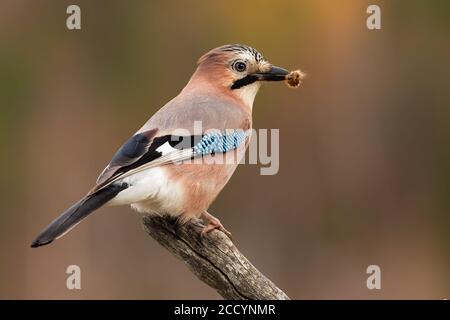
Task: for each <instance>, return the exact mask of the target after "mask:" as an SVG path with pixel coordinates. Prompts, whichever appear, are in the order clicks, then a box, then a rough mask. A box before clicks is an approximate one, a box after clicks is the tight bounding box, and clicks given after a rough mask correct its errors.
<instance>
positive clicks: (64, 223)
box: [31, 183, 128, 248]
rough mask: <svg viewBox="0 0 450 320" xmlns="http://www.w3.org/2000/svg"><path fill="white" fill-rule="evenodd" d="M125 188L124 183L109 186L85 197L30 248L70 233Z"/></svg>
mask: <svg viewBox="0 0 450 320" xmlns="http://www.w3.org/2000/svg"><path fill="white" fill-rule="evenodd" d="M126 188H128V185H127V184H126V183H123V184H120V185H110V186H108V187H106V188H103V189H100V190H99V191H97V192H95V193H93V194H90V195H87V196H86V197H84V198H83V199H81V200H80V201H78V202H77V203H75V204H74V205H73V206H71V207H70V208H69V209H67V210H66V211H64V212H63V213H62V214H61V215H60V216H59V217H58V218H56V219H55V220H54V221H53V222H52V223H50V224H49V225H48V226H47V228H45V229H44V231H42V232H41V233H40V234H39V235H38V236H37V238H36V239H35V240H34V241H33V243H32V244H31V247H32V248H36V247H40V246H43V245H46V244H49V243H51V242H52V241H53V240H55V239H56V238H58V237H60V236H62V235H64V233H66V232H68V231H70V229H71V228H73V227H75V225H76V224H77V223H79V222H80V221H81V220H83V219H84V218H85V217H87V216H88V215H89V214H90V213H91V212H93V211H94V210H97V209H98V208H100V207H101V206H102V205H104V204H105V203H106V202H108V201H109V200H111V199H112V198H114V197H115V196H116V195H117V194H118V193H119V192H120V191H122V190H124V189H126Z"/></svg>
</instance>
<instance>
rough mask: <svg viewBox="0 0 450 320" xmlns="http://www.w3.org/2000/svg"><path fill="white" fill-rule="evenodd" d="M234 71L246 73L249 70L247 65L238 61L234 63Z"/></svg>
mask: <svg viewBox="0 0 450 320" xmlns="http://www.w3.org/2000/svg"><path fill="white" fill-rule="evenodd" d="M233 69H234V70H236V71H237V72H244V71H245V70H246V69H247V65H246V64H245V63H244V62H242V61H236V62H235V63H233Z"/></svg>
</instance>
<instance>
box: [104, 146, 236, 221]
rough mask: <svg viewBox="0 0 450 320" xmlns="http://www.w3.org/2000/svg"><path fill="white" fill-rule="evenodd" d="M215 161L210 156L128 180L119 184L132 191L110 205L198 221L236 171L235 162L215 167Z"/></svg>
mask: <svg viewBox="0 0 450 320" xmlns="http://www.w3.org/2000/svg"><path fill="white" fill-rule="evenodd" d="M231 152H233V151H231ZM212 158H213V156H210V155H207V156H204V157H203V159H201V160H202V162H200V163H198V162H194V163H181V164H169V165H164V166H160V167H154V168H149V169H147V170H144V171H141V172H137V173H135V174H133V175H131V176H128V177H125V178H123V179H121V180H119V181H118V183H127V184H128V185H129V187H128V188H127V189H125V190H123V191H121V192H120V193H119V194H118V195H117V196H116V197H115V198H114V199H112V200H110V201H109V203H108V204H109V205H124V204H131V207H132V208H134V209H135V210H137V211H139V212H145V213H159V214H163V213H166V214H170V215H174V216H180V215H183V216H184V217H185V218H190V217H199V216H200V215H201V214H202V212H203V211H205V210H207V209H208V207H209V206H210V205H211V203H212V202H213V201H214V199H215V198H216V197H217V195H218V194H219V192H220V191H221V190H222V189H223V187H224V186H225V185H226V183H227V182H228V180H229V178H230V177H231V175H232V174H233V172H234V170H235V169H236V167H237V163H236V161H234V162H233V163H214V161H212V160H211V159H212Z"/></svg>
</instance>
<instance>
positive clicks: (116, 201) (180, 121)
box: [31, 45, 288, 247]
mask: <svg viewBox="0 0 450 320" xmlns="http://www.w3.org/2000/svg"><path fill="white" fill-rule="evenodd" d="M287 74H288V71H287V70H284V69H282V68H279V67H275V66H272V65H271V64H270V63H269V62H268V61H267V60H265V59H264V58H263V56H262V55H261V54H260V53H259V52H258V51H256V50H255V49H254V48H251V47H248V46H244V45H225V46H222V47H219V48H216V49H213V50H211V51H209V52H208V53H206V54H205V55H203V56H202V57H201V58H200V59H199V61H198V67H197V69H196V71H195V72H194V74H193V75H192V77H191V79H190V80H189V82H188V84H187V85H186V86H185V87H184V89H183V90H182V91H181V92H180V93H179V94H178V95H177V96H176V97H175V98H173V99H172V100H171V101H169V102H168V103H167V104H166V105H165V106H164V107H162V108H161V109H160V110H159V111H158V112H156V113H155V114H154V115H153V117H151V118H150V119H149V120H148V121H147V122H146V123H145V124H144V125H143V126H142V128H141V129H139V130H138V131H137V132H136V133H135V134H134V135H133V136H132V137H131V138H130V139H129V140H128V141H127V142H125V144H123V145H122V147H120V148H119V150H118V151H117V152H116V154H115V155H114V156H113V158H112V160H111V162H110V163H109V164H108V165H107V166H106V168H105V169H104V170H103V172H102V173H101V174H100V176H99V177H98V179H97V182H96V184H95V186H94V187H93V188H92V189H91V190H90V191H89V192H88V193H87V194H86V196H84V197H83V198H82V199H81V200H79V201H78V202H77V203H75V204H74V205H72V206H71V207H70V208H68V209H67V210H66V211H64V212H63V213H62V214H61V215H60V216H59V217H57V218H56V219H55V220H54V221H53V222H52V223H51V224H50V225H49V226H47V228H46V229H45V230H43V231H42V232H41V233H40V234H39V235H38V237H37V238H36V239H35V240H34V241H33V243H32V244H31V246H32V247H39V246H42V245H46V244H49V243H50V242H52V241H53V240H55V239H57V238H59V237H61V236H62V235H64V234H65V233H67V232H68V231H69V230H70V229H72V228H73V227H74V226H75V225H76V224H78V223H79V222H80V221H81V220H82V219H84V218H85V217H86V216H88V215H89V214H90V213H91V212H93V211H94V210H96V209H98V208H100V207H101V206H103V205H111V206H116V205H131V207H132V208H134V209H136V210H137V211H140V212H144V213H153V214H154V213H157V214H170V215H173V216H176V217H178V218H179V219H180V220H181V221H190V220H191V219H193V218H202V219H203V220H204V222H205V226H204V228H203V231H202V233H204V234H206V233H208V232H210V231H211V230H214V229H219V230H221V231H223V232H225V233H227V234H229V233H228V231H226V230H225V228H224V227H223V226H222V224H221V223H220V221H219V220H218V219H217V218H215V217H214V216H212V215H211V214H209V213H208V212H207V210H208V207H209V206H210V204H211V203H212V202H213V200H214V199H215V198H216V197H217V195H218V194H219V192H220V191H221V190H222V188H223V187H224V186H225V184H226V183H227V182H228V180H229V179H230V177H231V175H232V174H233V172H234V171H235V169H236V167H237V165H238V163H239V162H240V160H241V158H242V157H243V156H244V154H245V150H246V149H247V147H248V144H249V141H250V135H249V132H250V130H251V128H252V107H253V100H254V98H255V95H256V93H257V92H258V89H259V88H260V86H261V81H281V80H285V79H286V76H287ZM199 123H200V124H201V128H200V129H199V128H198V127H199V125H198V124H199ZM225 155H231V156H232V157H231V158H232V159H234V161H211V160H214V159H213V158H215V157H220V156H222V157H223V156H225ZM229 158H230V157H227V159H229ZM199 159H200V161H196V160H199Z"/></svg>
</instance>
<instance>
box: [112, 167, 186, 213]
mask: <svg viewBox="0 0 450 320" xmlns="http://www.w3.org/2000/svg"><path fill="white" fill-rule="evenodd" d="M118 183H127V184H128V185H129V187H128V188H127V189H125V190H123V191H122V192H120V193H119V194H118V195H117V196H116V197H115V198H114V199H112V200H110V201H109V202H108V205H112V206H116V205H127V204H131V207H132V208H134V209H136V210H137V211H139V212H145V213H154V212H158V213H169V214H173V215H179V214H181V213H182V208H183V202H184V199H183V198H184V192H183V188H182V186H181V185H180V183H178V182H177V181H171V180H169V176H168V173H167V168H166V166H162V167H154V168H149V169H147V170H144V171H141V172H137V173H135V174H133V175H131V176H128V177H125V178H123V179H121V180H119V181H118Z"/></svg>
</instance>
